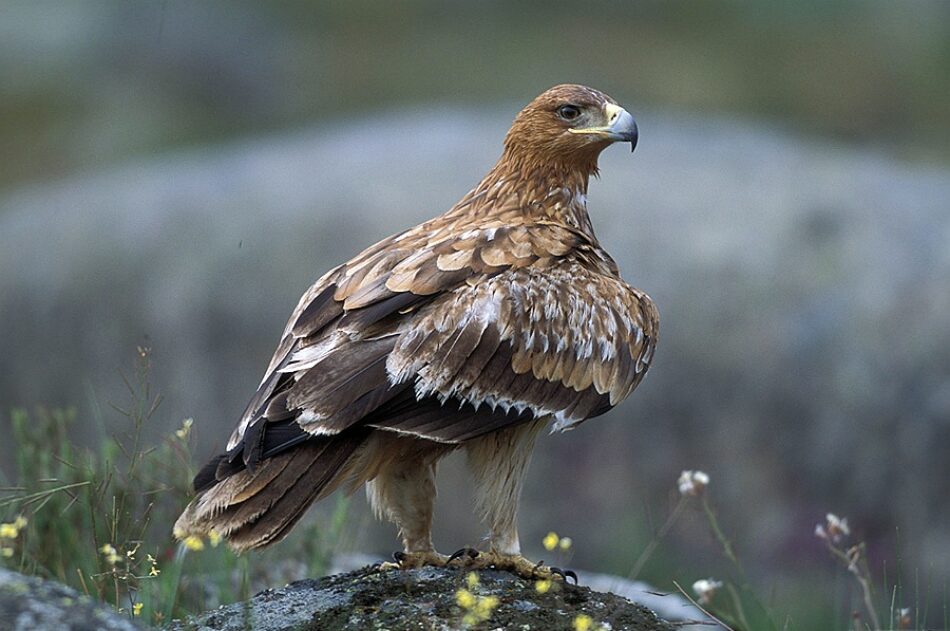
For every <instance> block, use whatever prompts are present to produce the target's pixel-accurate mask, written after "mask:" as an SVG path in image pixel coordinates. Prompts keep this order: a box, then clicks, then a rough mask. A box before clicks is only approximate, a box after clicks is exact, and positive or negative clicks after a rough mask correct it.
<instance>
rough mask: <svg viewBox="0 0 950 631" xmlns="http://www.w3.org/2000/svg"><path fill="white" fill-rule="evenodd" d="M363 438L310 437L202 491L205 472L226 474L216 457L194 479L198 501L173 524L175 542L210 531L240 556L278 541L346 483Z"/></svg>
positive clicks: (359, 435)
mask: <svg viewBox="0 0 950 631" xmlns="http://www.w3.org/2000/svg"><path fill="white" fill-rule="evenodd" d="M365 438H366V434H365V433H362V432H360V433H349V432H344V433H343V434H338V435H335V436H315V437H313V438H311V439H309V440H307V441H305V442H303V443H301V444H299V445H297V446H295V447H293V448H291V449H288V450H287V451H284V452H282V453H279V454H276V455H274V456H273V457H271V458H266V459H264V460H263V461H261V462H260V464H259V465H258V466H257V467H255V468H254V470H253V471H251V470H250V469H246V468H241V469H240V470H239V471H237V472H234V473H232V474H231V475H228V476H227V477H224V478H223V479H220V480H217V481H215V482H214V483H212V484H210V485H204V486H206V488H204V489H202V486H203V485H197V483H198V482H199V480H203V479H206V478H208V477H209V475H208V470H209V469H211V470H217V471H219V472H220V471H222V470H223V469H226V468H227V466H226V465H227V458H226V457H225V456H217V457H216V458H214V459H213V460H212V461H211V462H210V463H209V464H208V465H207V466H206V467H205V468H204V469H203V470H202V473H199V474H198V476H197V477H196V486H197V488H198V489H199V493H198V496H197V497H195V499H194V500H192V502H191V503H190V504H189V505H188V506H187V507H186V508H185V510H184V512H182V514H181V516H180V517H179V518H178V520H177V521H176V522H175V527H174V534H175V537H176V538H178V539H185V538H187V537H190V536H199V537H200V536H206V535H208V534H209V533H210V532H211V531H215V532H217V533H218V534H220V535H221V536H223V537H225V538H226V539H227V541H228V545H229V546H230V547H231V548H232V549H234V550H236V551H239V552H240V551H244V550H248V549H251V548H260V547H264V546H268V545H270V544H272V543H276V542H278V541H280V540H281V539H283V538H284V537H285V536H287V533H288V532H290V529H291V528H292V527H293V526H294V524H296V523H297V521H298V520H299V519H300V518H301V517H302V516H303V514H304V513H305V512H306V511H307V509H308V508H309V507H310V505H311V504H313V503H314V502H315V501H317V500H319V499H322V498H324V497H326V496H327V495H329V494H330V493H332V492H333V491H334V490H336V489H337V488H338V487H339V486H340V483H341V482H343V481H344V480H346V479H347V478H348V477H349V475H348V469H349V467H348V466H347V464H348V462H350V461H351V458H352V456H353V455H354V453H355V452H356V450H357V449H358V448H359V446H360V445H361V444H362V443H363V441H364V440H365Z"/></svg>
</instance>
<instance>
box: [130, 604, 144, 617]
mask: <svg viewBox="0 0 950 631" xmlns="http://www.w3.org/2000/svg"><path fill="white" fill-rule="evenodd" d="M142 607H144V605H143V604H142V603H135V604H134V605H132V615H133V616H141V615H142Z"/></svg>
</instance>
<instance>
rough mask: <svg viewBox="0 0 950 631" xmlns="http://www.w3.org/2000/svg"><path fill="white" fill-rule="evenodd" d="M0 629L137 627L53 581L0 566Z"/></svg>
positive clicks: (112, 630)
mask: <svg viewBox="0 0 950 631" xmlns="http://www.w3.org/2000/svg"><path fill="white" fill-rule="evenodd" d="M0 629H3V630H4V631H44V630H46V629H51V630H52V629H55V630H56V631H64V630H68V631H100V630H101V631H136V630H137V629H140V627H139V626H138V625H136V624H134V623H133V622H132V621H131V620H129V619H128V618H123V617H122V616H120V615H119V614H117V613H116V612H114V611H113V610H112V609H109V608H108V607H106V606H104V605H103V604H102V603H100V602H97V601H95V600H93V599H92V598H90V597H89V596H85V595H83V594H80V593H79V592H76V591H74V590H72V589H70V588H68V587H66V586H65V585H61V584H59V583H57V582H56V581H44V580H43V579H41V578H35V577H30V576H24V575H22V574H18V573H16V572H11V571H9V570H4V569H0Z"/></svg>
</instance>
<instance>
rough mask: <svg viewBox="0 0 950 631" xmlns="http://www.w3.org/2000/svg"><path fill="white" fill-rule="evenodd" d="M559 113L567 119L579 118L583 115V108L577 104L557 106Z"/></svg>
mask: <svg viewBox="0 0 950 631" xmlns="http://www.w3.org/2000/svg"><path fill="white" fill-rule="evenodd" d="M557 115H558V116H560V117H561V118H562V119H563V120H566V121H573V120H577V117H578V116H580V115H581V108H579V107H577V106H576V105H562V106H561V107H559V108H557Z"/></svg>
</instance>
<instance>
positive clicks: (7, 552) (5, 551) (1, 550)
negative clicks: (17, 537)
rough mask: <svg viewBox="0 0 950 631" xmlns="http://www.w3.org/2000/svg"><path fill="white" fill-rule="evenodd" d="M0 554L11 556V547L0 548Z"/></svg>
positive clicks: (6, 556)
mask: <svg viewBox="0 0 950 631" xmlns="http://www.w3.org/2000/svg"><path fill="white" fill-rule="evenodd" d="M0 556H2V557H4V558H7V559H9V558H10V557H12V556H13V548H0Z"/></svg>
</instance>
